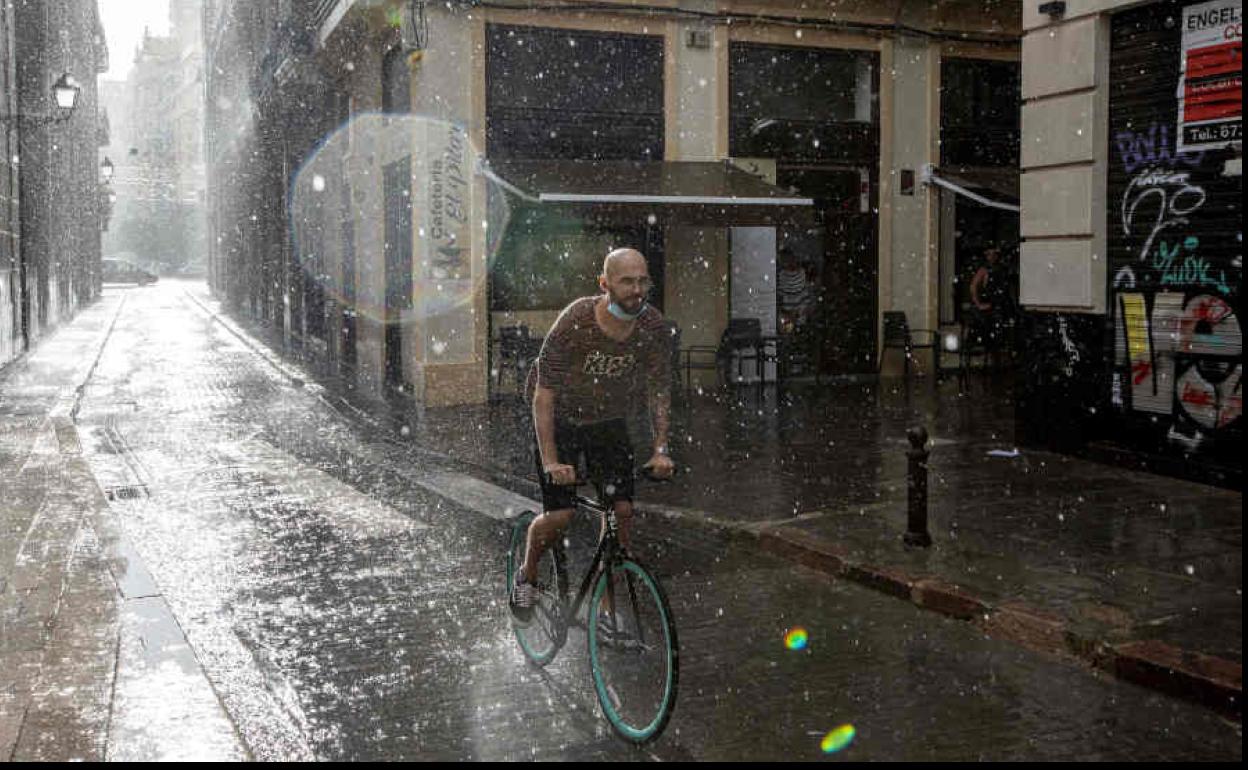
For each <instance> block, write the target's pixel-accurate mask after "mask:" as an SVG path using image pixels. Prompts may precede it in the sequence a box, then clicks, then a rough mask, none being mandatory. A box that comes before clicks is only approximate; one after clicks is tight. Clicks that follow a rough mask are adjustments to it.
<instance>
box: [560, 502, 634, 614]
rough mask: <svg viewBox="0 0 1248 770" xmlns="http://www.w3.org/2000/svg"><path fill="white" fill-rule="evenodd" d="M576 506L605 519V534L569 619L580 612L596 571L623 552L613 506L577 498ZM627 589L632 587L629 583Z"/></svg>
mask: <svg viewBox="0 0 1248 770" xmlns="http://www.w3.org/2000/svg"><path fill="white" fill-rule="evenodd" d="M576 502H577V505H579V506H580V507H582V508H585V509H586V510H590V511H593V512H595V513H600V514H602V515H603V516H605V517H606V520H607V532H606V534H605V535H603V538H602V540H601V541H600V542H599V543H598V551H597V552H596V553H595V554H594V561H593V564H591V565H590V566H589V571H588V572H586V573H585V579H584V580H582V581H581V589H580V590H579V591H577V592H576V599H575V600H573V602H572V610H571V611H570V612H569V613H568V617H569V618H575V617H576V616H577V614H578V613H579V612H580V611H581V602H583V601H585V597H586V596H587V595H588V594H589V588H590V586H592V585H593V584H594V578H596V577H598V569H599V567H602V569H604V570H605V569H607V568H608V567H609V566H610V564H611V563H612V562H613V561H614V560H615V559H616V557H618V556H619V554H620V552H621V551H622V550H623V549H622V548H621V547H620V539H619V525H618V523H617V522H616V520H615V508H614V506H602V505H599V504H598V503H595V502H592V501H591V500H589V499H588V498H584V497H579V496H578V497H577V498H576ZM629 587H630V588H631V587H632V584H631V582H630V584H629ZM607 589H608V590H611V584H610V583H608V584H607ZM611 606H612V608H613V609H614V607H615V597H614V595H613V596H612V597H611Z"/></svg>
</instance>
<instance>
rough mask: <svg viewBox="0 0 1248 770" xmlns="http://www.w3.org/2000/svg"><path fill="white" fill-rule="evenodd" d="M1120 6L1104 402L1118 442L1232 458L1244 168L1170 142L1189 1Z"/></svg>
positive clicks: (1113, 83) (1114, 62)
mask: <svg viewBox="0 0 1248 770" xmlns="http://www.w3.org/2000/svg"><path fill="white" fill-rule="evenodd" d="M1188 5H1193V3H1179V2H1166V3H1157V4H1153V5H1149V6H1145V7H1143V8H1138V9H1134V10H1131V11H1127V12H1123V13H1120V14H1117V15H1115V17H1114V19H1113V24H1112V44H1111V57H1110V76H1109V82H1110V109H1109V126H1110V127H1109V179H1108V196H1109V197H1108V206H1107V215H1108V218H1109V221H1108V236H1109V237H1108V246H1109V254H1108V257H1109V271H1108V276H1109V286H1108V292H1109V296H1108V300H1109V302H1108V305H1109V308H1110V313H1111V320H1112V323H1111V324H1110V329H1109V331H1110V333H1111V334H1112V339H1111V340H1110V342H1109V344H1108V345H1107V347H1106V355H1107V357H1108V359H1109V361H1108V364H1109V369H1110V372H1109V377H1108V383H1107V384H1108V387H1109V388H1110V393H1109V401H1110V403H1111V404H1112V405H1113V415H1114V416H1113V418H1112V419H1113V422H1114V425H1113V428H1114V433H1115V434H1116V438H1118V439H1119V440H1126V441H1129V442H1130V443H1132V444H1133V445H1136V446H1138V447H1139V448H1141V449H1145V450H1149V451H1155V450H1162V451H1165V452H1167V453H1169V452H1177V453H1187V454H1191V455H1192V456H1193V458H1194V459H1197V460H1200V461H1207V462H1211V463H1218V464H1227V465H1235V464H1238V463H1239V456H1240V447H1242V443H1243V418H1242V408H1243V406H1242V405H1243V401H1242V395H1241V393H1242V390H1241V385H1240V376H1241V373H1242V368H1243V366H1242V364H1243V347H1242V345H1243V340H1242V335H1241V319H1242V315H1241V313H1240V310H1241V309H1242V308H1241V305H1240V297H1241V295H1242V291H1241V288H1242V283H1243V262H1242V221H1243V220H1242V211H1241V208H1240V198H1241V192H1242V189H1241V188H1242V181H1241V180H1242V177H1240V176H1238V175H1237V174H1236V175H1228V174H1227V173H1226V171H1227V170H1228V168H1227V166H1228V163H1227V162H1228V160H1231V159H1232V158H1235V157H1238V156H1237V154H1235V153H1233V152H1232V151H1231V150H1229V149H1217V150H1208V151H1205V152H1180V151H1179V150H1178V149H1177V144H1178V143H1177V141H1176V139H1177V135H1178V130H1179V126H1178V114H1179V100H1178V93H1179V90H1178V89H1179V85H1180V69H1181V54H1182V51H1181V48H1182V45H1181V43H1182V26H1183V9H1184V6H1188Z"/></svg>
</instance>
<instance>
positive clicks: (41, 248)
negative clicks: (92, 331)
mask: <svg viewBox="0 0 1248 770" xmlns="http://www.w3.org/2000/svg"><path fill="white" fill-rule="evenodd" d="M0 61H2V62H3V73H2V74H0V114H3V118H2V119H0V128H3V133H4V136H3V142H0V143H2V144H3V145H4V150H5V152H4V160H3V167H2V168H0V171H2V172H3V181H0V198H2V199H3V202H4V204H5V211H4V214H3V216H0V231H2V233H3V234H2V235H0V242H2V243H3V245H2V246H0V365H2V364H4V363H6V362H7V361H10V360H12V358H13V357H15V356H17V355H20V353H21V352H22V351H24V350H27V349H29V348H30V347H31V346H32V345H34V344H35V343H36V342H37V341H38V339H39V338H40V337H42V336H43V335H45V334H46V333H47V332H48V331H49V330H50V329H51V328H53V327H55V326H56V325H57V324H58V323H60V322H61V321H63V320H65V319H67V318H68V317H70V316H71V315H73V313H74V312H76V311H77V309H78V308H79V307H80V306H81V305H82V304H83V303H85V302H89V301H91V300H92V299H94V298H95V297H96V296H98V293H99V287H100V228H101V222H102V220H101V195H100V180H99V168H98V160H97V151H98V148H99V145H100V140H101V132H100V128H101V124H100V121H99V113H98V94H97V89H96V78H97V76H98V74H99V73H100V72H102V71H104V70H105V69H107V67H108V49H107V47H106V45H105V41H104V34H103V29H102V27H101V26H100V23H99V18H98V14H97V11H96V3H95V2H93V1H92V2H77V1H76V0H55V1H54V0H40V1H35V0H15V1H14V2H11V3H5V4H4V9H3V12H2V13H0ZM63 76H64V77H68V78H72V80H73V81H74V82H75V83H77V85H78V86H79V92H78V96H77V100H76V103H75V106H74V108H73V110H72V111H70V112H68V113H67V114H66V113H64V112H61V111H59V110H58V108H57V107H56V105H55V103H54V101H53V85H54V84H55V83H57V82H59V81H60V80H61V78H62V77H63Z"/></svg>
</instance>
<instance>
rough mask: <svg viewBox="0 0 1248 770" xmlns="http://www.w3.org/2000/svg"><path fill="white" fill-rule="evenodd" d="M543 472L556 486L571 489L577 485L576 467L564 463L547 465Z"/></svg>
mask: <svg viewBox="0 0 1248 770" xmlns="http://www.w3.org/2000/svg"><path fill="white" fill-rule="evenodd" d="M542 471H543V472H544V473H545V474H546V478H548V479H550V483H551V484H554V485H555V486H560V487H569V486H572V485H573V484H575V483H576V468H575V467H574V466H571V465H564V464H562V463H547V464H546V465H543V466H542Z"/></svg>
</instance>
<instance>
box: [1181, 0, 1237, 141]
mask: <svg viewBox="0 0 1248 770" xmlns="http://www.w3.org/2000/svg"><path fill="white" fill-rule="evenodd" d="M1243 63H1244V34H1243V20H1242V0H1212V2H1208V3H1199V4H1197V5H1190V6H1188V7H1186V8H1184V9H1183V58H1182V72H1181V73H1180V75H1179V93H1178V97H1179V126H1178V128H1179V130H1178V132H1177V133H1178V137H1179V141H1178V149H1179V150H1180V151H1200V150H1211V149H1215V148H1218V147H1225V146H1226V145H1228V144H1230V143H1231V142H1239V141H1242V138H1243V121H1242V114H1243V90H1242V89H1243V80H1244V78H1243Z"/></svg>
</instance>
